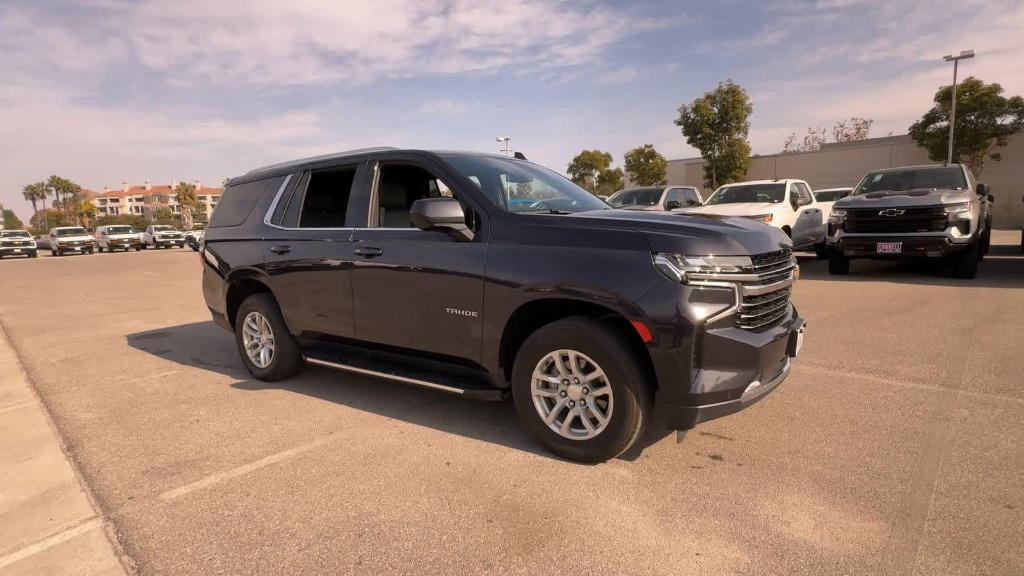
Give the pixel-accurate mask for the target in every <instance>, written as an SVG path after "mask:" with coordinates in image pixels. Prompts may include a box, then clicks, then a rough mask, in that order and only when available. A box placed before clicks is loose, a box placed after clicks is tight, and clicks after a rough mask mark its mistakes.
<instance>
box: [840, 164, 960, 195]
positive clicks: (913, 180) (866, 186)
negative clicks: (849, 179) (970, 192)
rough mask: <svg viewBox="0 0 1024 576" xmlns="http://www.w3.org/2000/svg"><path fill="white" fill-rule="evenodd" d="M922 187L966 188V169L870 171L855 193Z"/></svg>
mask: <svg viewBox="0 0 1024 576" xmlns="http://www.w3.org/2000/svg"><path fill="white" fill-rule="evenodd" d="M920 188H932V189H937V188H942V189H946V190H966V189H967V180H966V179H965V178H964V171H963V170H962V169H960V167H959V166H935V167H928V168H908V169H906V170H882V171H878V172H868V175H867V176H865V177H864V179H863V180H861V181H860V184H858V185H857V190H856V191H854V194H867V193H869V192H883V191H886V192H890V191H891V192H905V191H907V190H914V189H920Z"/></svg>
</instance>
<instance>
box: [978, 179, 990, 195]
mask: <svg viewBox="0 0 1024 576" xmlns="http://www.w3.org/2000/svg"><path fill="white" fill-rule="evenodd" d="M975 191H976V192H977V193H978V196H988V194H989V186H988V184H985V183H983V182H978V187H977V188H976V189H975Z"/></svg>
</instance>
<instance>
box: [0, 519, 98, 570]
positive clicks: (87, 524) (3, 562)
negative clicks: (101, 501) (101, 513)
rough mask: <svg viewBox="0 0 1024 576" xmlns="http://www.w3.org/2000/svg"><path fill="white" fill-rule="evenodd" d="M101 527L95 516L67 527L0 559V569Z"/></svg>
mask: <svg viewBox="0 0 1024 576" xmlns="http://www.w3.org/2000/svg"><path fill="white" fill-rule="evenodd" d="M102 525H103V520H101V519H100V518H97V517H96V516H93V517H92V518H89V519H87V520H85V521H83V522H81V523H79V524H74V525H72V526H69V527H67V528H65V529H63V530H61V531H60V532H57V533H56V534H52V535H50V536H47V537H46V538H43V539H42V540H38V541H36V542H35V543H34V544H29V545H28V546H26V547H24V548H22V549H21V550H16V551H14V552H11V553H10V554H8V555H6V556H4V557H2V558H0V568H3V567H5V566H10V565H11V564H14V563H15V562H17V561H19V560H23V559H25V558H28V557H29V556H31V555H33V554H37V553H39V552H42V551H43V550H46V549H47V548H53V547H54V546H56V545H57V544H60V543H61V542H67V541H68V540H71V539H72V538H74V537H76V536H80V535H82V534H85V533H86V532H88V531H90V530H93V529H96V528H99V527H100V526H102Z"/></svg>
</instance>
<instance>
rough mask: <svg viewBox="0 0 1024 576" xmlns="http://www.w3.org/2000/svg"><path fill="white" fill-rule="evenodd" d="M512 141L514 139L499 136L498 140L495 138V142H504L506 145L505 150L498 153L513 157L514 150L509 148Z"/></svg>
mask: <svg viewBox="0 0 1024 576" xmlns="http://www.w3.org/2000/svg"><path fill="white" fill-rule="evenodd" d="M511 139H512V138H510V137H508V136H498V137H497V138H495V139H494V141H495V142H504V143H505V148H504V149H502V150H498V152H504V153H505V156H509V155H511V154H512V150H511V149H510V148H509V147H508V141H509V140H511Z"/></svg>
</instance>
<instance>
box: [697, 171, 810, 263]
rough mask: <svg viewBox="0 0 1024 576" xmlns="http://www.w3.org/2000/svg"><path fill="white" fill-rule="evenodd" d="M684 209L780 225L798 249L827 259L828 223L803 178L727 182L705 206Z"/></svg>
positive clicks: (712, 195) (710, 197) (777, 226)
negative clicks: (826, 238) (826, 225)
mask: <svg viewBox="0 0 1024 576" xmlns="http://www.w3.org/2000/svg"><path fill="white" fill-rule="evenodd" d="M680 212H688V213H692V214H713V215H716V216H741V217H744V218H750V219H752V220H757V221H759V222H764V223H765V224H768V225H770V226H775V227H776V228H780V229H781V230H782V231H783V232H785V233H786V234H787V235H789V237H790V238H792V239H793V249H794V250H814V252H815V254H817V256H818V258H827V257H828V252H827V250H826V246H825V233H826V229H825V223H826V220H825V218H824V216H823V215H822V211H821V208H820V206H819V204H818V203H817V201H816V200H815V199H814V195H813V194H811V187H810V186H808V185H807V182H805V181H803V180H794V179H792V178H787V179H784V180H752V181H749V182H736V183H735V184H726V185H724V186H720V187H719V188H718V190H715V192H714V193H713V194H711V196H709V197H708V199H707V200H706V201H705V202H704V205H703V206H698V207H695V208H684V209H682V210H680Z"/></svg>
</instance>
